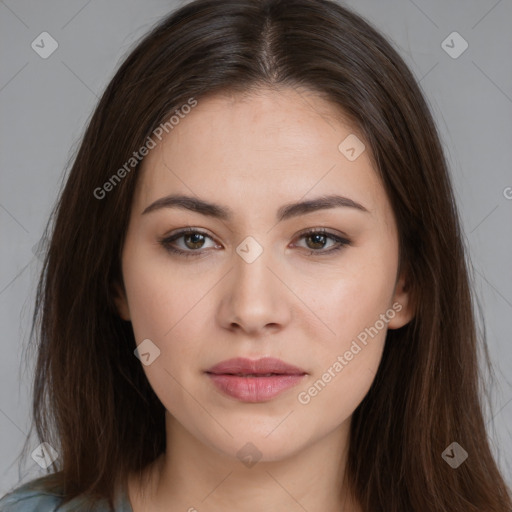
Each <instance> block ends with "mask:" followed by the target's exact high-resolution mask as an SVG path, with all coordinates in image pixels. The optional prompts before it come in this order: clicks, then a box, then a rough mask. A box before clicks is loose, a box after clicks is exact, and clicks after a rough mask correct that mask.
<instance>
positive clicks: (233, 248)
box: [117, 89, 410, 460]
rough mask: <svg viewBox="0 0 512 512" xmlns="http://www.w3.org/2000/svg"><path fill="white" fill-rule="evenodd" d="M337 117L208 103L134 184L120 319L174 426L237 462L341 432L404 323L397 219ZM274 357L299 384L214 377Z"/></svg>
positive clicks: (365, 155) (313, 108)
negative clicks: (129, 328)
mask: <svg viewBox="0 0 512 512" xmlns="http://www.w3.org/2000/svg"><path fill="white" fill-rule="evenodd" d="M336 114H338V115H336ZM339 114H340V113H339V112H338V111H337V110H336V107H335V106H334V105H332V104H330V103H328V102H326V101H325V100H323V99H320V98H319V97H317V96H315V95H314V94H313V93H307V92H301V93H299V92H298V91H296V90H294V89H286V90H281V91H279V92H277V91H260V92H259V93H257V94H251V95H246V96H212V97H209V98H206V99H202V100H201V99H200V100H199V101H198V104H197V106H196V107H195V108H193V109H192V110H191V112H190V113H188V114H187V115H186V116H184V118H183V119H181V120H180V121H179V124H176V125H175V126H174V128H173V129H172V131H169V134H168V135H166V136H165V137H164V138H163V139H162V142H161V143H159V144H158V145H157V147H155V148H154V149H152V150H151V151H150V152H149V154H148V155H147V156H146V158H145V160H144V162H143V168H142V170H141V171H140V172H141V175H140V176H139V182H138V185H137V187H138V188H137V191H136V195H135V198H134V202H133V206H132V211H131V219H130V224H129V228H128V232H127V236H126V242H125V246H124V248H123V256H122V271H123V279H124V287H125V294H124V293H122V294H121V293H120V294H119V296H118V299H117V304H118V309H119V312H120V315H121V316H122V317H123V318H124V319H126V320H130V321H131V322H132V325H133V330H134V335H135V339H136V342H137V344H141V343H142V342H143V343H144V344H143V345H141V349H140V352H141V353H143V354H144V356H143V357H142V361H143V362H144V366H143V369H144V371H145V373H146V375H147V378H148V380H149V383H150V385H151V386H152V388H153V389H154V391H155V393H156V394H157V396H158V397H159V399H160V400H161V402H162V403H163V405H164V406H165V408H166V409H167V411H168V412H169V413H170V416H171V417H172V418H173V421H175V422H176V425H179V428H180V429H182V430H183V431H186V432H187V433H188V434H191V435H192V436H193V438H195V439H196V440H198V441H200V442H201V443H203V445H206V446H208V447H210V448H213V449H215V450H217V451H218V452H221V453H223V454H225V455H227V456H230V457H239V456H240V452H239V450H240V449H241V448H242V447H244V446H246V443H249V442H251V443H252V444H253V445H255V446H256V447H257V449H258V450H259V452H260V456H261V457H262V459H263V460H279V459H280V458H284V457H286V456H290V455H292V454H294V453H298V452H299V451H300V450H303V449H305V448H306V447H308V446H310V445H313V444H314V443H315V442H316V441H318V440H320V439H322V438H324V437H325V436H327V435H329V434H332V433H335V432H336V431H340V430H341V429H344V428H346V427H347V425H348V424H349V422H350V418H351V415H352V413H353V412H354V410H355V409H356V407H357V406H358V405H359V403H360V402H361V401H362V399H363V398H364V396H365V395H366V393H367V392H368V390H369V388H370V385H371V383H372V381H373V379H374V376H375V373H376V371H377V368H378V366H379V362H380V360H381V356H382V351H383V348H384V342H385V337H386V331H387V329H396V328H398V327H401V326H402V325H404V324H405V323H407V322H408V321H409V320H410V314H409V310H408V296H407V293H406V291H404V287H403V282H404V281H403V279H402V277H401V276H397V269H398V234H397V228H396V224H395V220H394V216H393V211H392V209H391V206H390V203H389V201H388V199H387V196H386V194H385V192H384V189H383V186H382V184H381V183H380V180H379V178H378V176H377V173H376V171H375V169H374V168H372V164H371V160H370V155H369V150H370V149H369V146H368V145H367V144H366V149H364V150H362V146H361V145H360V144H361V143H364V140H363V139H362V138H361V136H358V135H356V131H355V128H354V127H353V126H350V125H348V124H346V122H343V121H342V118H341V117H340V115H339ZM355 136H357V137H358V139H359V142H358V140H357V139H355V138H354V137H355ZM347 137H350V138H349V139H347V141H346V142H343V141H345V139H346V138H347ZM340 144H341V146H340ZM339 146H340V148H341V149H340V148H339ZM351 147H352V148H354V151H352V150H351V149H350V148H351ZM361 150H362V152H361ZM359 153H360V154H359ZM358 154H359V156H357V155H358ZM354 157H356V158H354ZM171 195H180V196H189V199H188V200H186V201H181V202H178V203H176V202H175V201H174V202H173V201H171V200H169V198H168V196H171ZM335 196H337V199H336V198H335ZM321 197H324V198H331V200H330V201H328V200H326V201H325V202H324V203H319V202H318V199H319V198H321ZM163 198H167V200H162V199H163ZM340 198H342V199H340ZM205 203H207V204H205ZM299 203H306V204H303V205H302V206H291V205H297V204H299ZM194 205H195V206H194ZM212 205H214V206H212ZM308 205H309V206H308ZM184 230H189V231H188V232H184ZM144 340H146V341H144ZM148 340H149V341H148ZM265 357H272V358H277V359H280V360H281V361H283V362H284V363H287V364H288V365H292V366H293V367H295V372H292V371H291V370H290V371H288V373H295V375H294V376H292V375H289V374H288V375H287V376H284V375H282V373H286V370H282V369H281V370H279V369H276V368H275V367H271V368H270V370H269V368H268V367H263V369H261V371H262V372H263V371H264V370H266V372H268V373H278V374H279V373H281V375H277V376H274V377H268V376H267V377H261V376H260V377H246V376H241V377H240V376H239V377H235V376H233V375H227V373H229V371H230V370H229V368H228V369H226V368H224V369H221V370H220V372H219V373H224V375H220V376H219V375H217V376H216V377H215V376H212V375H211V374H210V373H207V372H208V370H211V369H212V367H214V365H217V364H218V363H220V362H223V361H225V360H228V359H232V358H245V359H249V360H252V361H254V360H259V359H260V358H265ZM272 369H274V370H276V371H275V372H272ZM297 369H298V370H297ZM239 370H240V369H239ZM231 372H232V373H235V372H236V373H244V374H247V373H250V372H249V370H247V369H246V370H243V369H242V371H236V368H235V370H233V368H231ZM266 372H265V373H266ZM263 379H266V380H263ZM292 412H293V414H292ZM245 449H247V450H249V448H245ZM251 449H252V448H251ZM237 453H238V455H237Z"/></svg>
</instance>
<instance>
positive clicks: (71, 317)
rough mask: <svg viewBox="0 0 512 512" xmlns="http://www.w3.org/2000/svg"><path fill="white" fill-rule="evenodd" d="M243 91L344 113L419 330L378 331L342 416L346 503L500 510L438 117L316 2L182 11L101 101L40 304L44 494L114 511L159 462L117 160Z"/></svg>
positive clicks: (390, 509)
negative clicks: (364, 382) (131, 476)
mask: <svg viewBox="0 0 512 512" xmlns="http://www.w3.org/2000/svg"><path fill="white" fill-rule="evenodd" d="M255 87H295V88H299V87H304V88H306V89H308V90H311V91H313V92H316V93H318V94H319V95H321V96H322V97H324V98H326V99H328V100H329V101H331V102H332V103H333V106H336V105H337V106H339V107H340V108H341V109H342V111H343V112H344V113H345V115H346V118H348V119H349V120H350V121H351V122H352V123H353V126H355V127H357V128H358V129H359V130H360V133H362V134H363V136H364V137H365V139H366V141H368V144H369V145H370V147H371V153H372V155H373V157H374V166H375V169H376V172H378V173H379V175H380V177H381V179H382V183H383V185H384V187H385V190H386V192H387V194H388V196H389V199H390V201H391V204H392V207H393V210H394V213H395V218H396V222H397V226H398V231H399V243H400V266H401V268H402V269H403V270H404V272H405V274H406V276H407V280H408V281H407V282H408V286H409V287H410V290H411V293H412V296H413V298H414V308H415V316H414V319H413V320H412V321H411V322H410V323H409V324H407V325H406V326H405V327H403V328H401V329H398V330H394V331H389V332H388V334H387V339H386V344H385V349H384V354H383V359H382V362H381V364H380V367H379V370H378V372H377V375H376V377H375V380H374V382H373V384H372V386H371V389H370V391H369V392H368V394H367V395H366V397H365V398H364V400H363V401H362V403H361V404H360V405H359V407H358V408H357V409H356V411H355V412H354V415H353V419H352V426H351V435H350V446H349V460H348V466H347V478H348V481H349V483H350V488H351V489H352V492H353V493H354V496H355V497H356V499H357V501H358V502H359V503H360V504H361V506H362V507H363V509H364V510H365V511H368V512H375V511H381V510H386V511H387V512H412V511H418V512H420V511H421V512H425V511H427V510H429V511H430V510H436V511H446V512H452V511H453V512H455V511H457V512H462V511H464V512H473V511H474V512H477V511H478V512H481V511H483V510H485V511H489V512H490V511H496V512H498V511H499V512H505V511H510V510H511V509H512V502H511V497H510V493H509V490H508V489H507V487H506V485H505V483H504V480H503V478H502V476H501V475H500V472H499V470H498V468H497V465H496V463H495V461H494V459H493V456H492V454H491V451H490V448H489V442H488V437H487V433H486V428H485V423H484V419H483V413H482V403H481V397H480V395H479V392H480V391H481V386H482V385H483V379H482V376H481V375H480V373H479V369H478V358H477V355H478V349H479V347H484V348H485V341H484V340H481V345H480V342H479V341H478V337H477V334H476V327H475V318H474V313H473V307H472V298H473V297H472V294H471V288H470V280H469V276H468V268H467V262H466V256H465V252H466V251H465V248H464V243H463V234H462V232H461V228H460V221H459V217H458V213H457V210H456V206H455V201H454V195H453V191H452V186H451V183H450V178H449V174H448V170H447V165H446V161H445V157H444V155H443V151H442V146H441V144H440V141H439V136H438V133H437V131H436V127H435V124H434V121H433V119H432V116H431V113H430V112H429V108H428V106H427V104H426V102H425V100H424V97H423V95H422V93H421V91H420V89H419V87H418V85H417V83H416V81H415V79H414V77H413V75H412V74H411V72H410V71H409V69H408V68H407V66H406V65H405V63H404V62H403V60H402V59H401V58H400V56H399V55H398V53H397V52H396V51H395V50H394V49H393V46H392V45H391V44H390V43H389V42H388V41H387V40H386V39H385V38H384V37H383V36H382V35H380V34H379V33H378V32H377V31H376V30H375V29H374V28H373V27H372V26H371V25H370V24H368V23H367V22H366V21H365V20H363V19H362V18H361V17H360V16H358V15H356V14H354V13H353V12H351V11H350V10H348V9H346V8H344V7H342V6H340V5H339V4H336V3H334V2H332V1H329V0H261V1H257V0H256V1H255V0H196V1H193V2H191V3H189V4H187V5H185V6H183V7H181V8H180V9H179V10H177V11H176V12H174V13H171V15H169V16H168V17H166V18H165V19H164V20H163V21H161V22H160V23H159V24H158V25H157V26H156V27H155V28H154V29H153V30H152V31H151V32H150V33H149V34H148V35H147V36H145V37H144V38H143V39H142V41H141V42H140V43H139V44H138V45H137V46H136V48H135V49H134V50H133V51H132V52H131V53H130V54H129V56H128V57H127V58H126V60H125V61H124V62H123V63H122V65H121V66H120V68H119V70H118V71H117V72H116V74H115V76H114V78H113V79H112V80H111V82H110V84H109V85H108V87H107V88H106V90H105V92H104V94H103V96H102V97H101V100H100V101H99V104H98V106H97V108H96V110H95V112H94V114H93V116H92V118H91V120H90V123H89V125H88V127H87V130H86V132H85V135H84V137H83V140H82V143H81V146H80V148H79V150H78V153H77V155H76V158H75V159H74V163H73V165H72V167H71V169H70V172H69V176H68V178H67V181H66V183H65V187H64V189H63V191H62V193H61V195H60V198H59V201H58V203H57V205H56V207H55V209H54V211H53V212H52V216H51V218H50V222H49V224H48V232H49V233H50V234H49V235H48V239H49V241H50V244H49V248H48V252H47V255H46V258H45V261H44V267H43V271H42V274H41V278H40V281H39V285H38V290H37V300H36V309H35V313H34V321H33V327H32V333H31V334H33V333H36V332H37V334H38V336H37V351H38V359H37V368H36V374H35V381H34V395H33V416H34V423H35V426H36V429H37V435H38V437H39V439H40V440H41V442H42V441H45V442H48V443H50V444H51V445H52V446H53V447H55V448H56V450H57V451H58V452H59V454H60V458H59V459H58V460H57V461H56V464H55V467H56V469H58V471H57V472H55V473H54V474H53V475H51V476H47V477H45V479H44V484H45V485H46V486H48V487H49V486H50V485H51V484H54V485H56V486H60V487H61V488H62V489H63V497H64V502H68V501H70V500H71V499H72V498H74V497H77V496H80V495H85V494H87V495H89V496H91V497H98V498H100V497H103V498H107V499H108V500H109V502H110V504H111V505H112V503H113V496H114V490H115V489H117V488H118V485H119V484H120V483H121V482H124V481H125V478H126V476H127V475H128V473H131V472H140V471H141V470H142V469H143V468H144V467H145V466H147V464H148V463H150V462H152V461H153V460H154V459H155V458H156V457H157V456H158V455H159V454H161V453H162V452H163V451H165V449H166V446H165V423H164V407H163V405H162V404H161V403H160V401H159V400H158V398H157V396H156V395H155V393H154V392H153V390H152V389H151V387H150V385H149V383H148V381H147V379H146V377H145V374H144V372H143V370H142V367H141V364H140V362H139V361H138V360H137V358H136V357H135V356H134V354H133V351H134V349H135V346H136V345H135V340H134V335H133V331H132V328H131V324H130V323H129V322H125V321H123V320H122V319H121V318H120V317H119V316H118V314H117V311H116V308H115V305H114V300H113V293H114V292H113V284H114V283H120V284H121V285H122V275H121V269H120V254H121V249H122V246H123V242H124V236H125V233H126V229H127V226H128V220H129V212H130V207H131V202H132V198H133V195H134V190H135V187H136V183H137V176H138V172H137V171H138V169H139V168H140V162H138V163H136V165H133V166H132V167H133V168H132V167H128V169H127V168H126V162H128V161H129V160H130V158H131V157H132V155H133V152H134V151H137V150H138V148H140V147H142V146H144V144H145V143H146V141H147V140H148V137H150V136H151V135H152V133H153V131H154V130H155V128H156V127H157V126H158V125H159V124H160V123H162V122H165V121H166V120H167V119H168V118H169V116H170V115H171V114H172V112H174V111H175V110H176V109H179V108H180V107H181V106H182V105H184V104H186V103H187V102H188V101H189V100H190V98H195V100H196V101H199V102H200V101H201V98H204V97H205V96H206V95H209V94H215V93H216V92H224V91H231V92H240V93H241V92H250V91H251V90H253V89H254V88H255ZM132 163H133V162H132ZM130 165H131V164H130ZM123 166H125V167H124V169H125V171H126V172H125V173H121V174H122V179H120V180H117V179H116V180H112V176H113V175H114V174H116V173H117V171H118V170H119V169H121V168H123ZM117 175H118V176H120V174H119V173H117ZM109 180H111V181H109ZM107 182H109V183H110V184H111V186H110V187H108V186H105V185H104V184H105V183H107ZM98 189H101V190H103V191H104V192H101V193H98V192H97V191H98ZM95 191H96V193H95ZM98 196H102V197H98ZM483 353H484V354H487V352H486V351H485V350H484V351H483ZM486 360H487V363H488V364H489V361H488V357H487V359H486ZM452 442H457V443H458V444H459V445H460V446H461V447H463V449H464V450H465V451H466V452H467V453H468V459H467V460H466V461H465V462H464V463H463V464H461V465H460V466H459V467H458V468H456V469H454V468H453V467H451V465H449V464H448V463H447V462H446V461H445V460H443V457H442V453H443V452H444V451H445V449H446V448H447V447H448V446H449V445H450V444H451V443H452Z"/></svg>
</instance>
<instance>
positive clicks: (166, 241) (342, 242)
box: [158, 228, 351, 258]
mask: <svg viewBox="0 0 512 512" xmlns="http://www.w3.org/2000/svg"><path fill="white" fill-rule="evenodd" d="M190 234H199V235H203V236H205V237H207V238H210V239H212V238H211V236H209V235H208V234H206V233H205V232H203V231H201V230H198V229H195V228H187V229H183V230H181V231H179V232H178V233H175V234H174V235H171V236H169V237H163V238H160V239H159V240H158V242H159V243H160V244H161V245H162V246H163V247H164V249H165V250H166V251H168V252H170V253H174V254H178V255H179V256H185V257H187V258H188V257H189V256H200V255H201V254H202V253H201V251H200V250H199V249H198V250H188V251H183V250H181V249H176V247H173V246H172V245H171V243H172V242H174V241H175V240H178V239H179V238H182V237H183V236H185V235H190ZM314 235H322V236H324V237H326V238H330V239H331V240H333V241H335V242H337V243H338V245H337V246H336V247H333V248H331V249H328V250H326V251H324V250H320V249H319V250H313V249H310V253H309V256H312V255H317V256H324V255H329V254H333V253H335V252H337V251H339V250H341V249H343V248H344V247H346V246H347V245H350V243H351V242H350V240H348V239H347V238H342V237H340V236H337V235H335V234H333V233H329V232H328V231H326V230H325V229H324V228H321V229H311V230H309V231H306V232H303V233H301V234H300V235H299V238H307V237H308V236H309V237H310V236H314Z"/></svg>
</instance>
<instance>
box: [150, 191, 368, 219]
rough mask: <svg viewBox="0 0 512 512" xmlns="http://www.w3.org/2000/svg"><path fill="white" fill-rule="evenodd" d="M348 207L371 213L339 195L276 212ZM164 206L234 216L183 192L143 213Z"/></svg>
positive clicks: (288, 213) (288, 214) (296, 213)
mask: <svg viewBox="0 0 512 512" xmlns="http://www.w3.org/2000/svg"><path fill="white" fill-rule="evenodd" d="M339 207H347V208H354V209H356V210H360V211H362V212H366V213H369V211H368V210H367V209H366V208H365V207H364V206H363V205H362V204H359V203H357V202H356V201H354V200H352V199H349V198H348V197H343V196H339V195H328V196H321V197H317V198H315V199H310V200H308V201H300V202H297V203H288V204H285V205H283V206H281V207H280V208H279V210H278V211H277V214H276V218H277V220H278V222H281V221H283V220H287V219H290V218H292V217H298V216H299V215H305V214H308V213H312V212H316V211H318V210H327V209H332V208H339ZM163 208H180V209H182V210H190V211H193V212H197V213H200V214H201V215H205V216H208V217H214V218H216V219H220V220H224V221H229V220H231V219H232V218H233V212H232V210H231V209H229V208H227V207H225V206H221V205H218V204H215V203H210V202H207V201H204V200H203V199H198V198H197V197H192V196H186V195H182V194H171V195H169V196H165V197H161V198H160V199H157V200H156V201H155V202H154V203H151V204H150V205H149V206H148V207H146V208H145V209H144V211H143V212H142V215H145V214H146V213H150V212H154V211H157V210H161V209H163Z"/></svg>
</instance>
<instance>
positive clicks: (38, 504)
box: [0, 479, 61, 512]
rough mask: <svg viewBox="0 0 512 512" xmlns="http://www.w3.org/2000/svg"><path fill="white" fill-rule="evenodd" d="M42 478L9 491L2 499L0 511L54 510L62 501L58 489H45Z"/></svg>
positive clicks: (51, 511)
mask: <svg viewBox="0 0 512 512" xmlns="http://www.w3.org/2000/svg"><path fill="white" fill-rule="evenodd" d="M41 480H42V479H36V480H31V481H30V482H28V483H26V484H23V485H21V486H20V487H17V488H16V489H14V490H12V491H10V492H8V493H7V494H6V495H5V496H3V497H2V498H1V499H0V512H36V511H39V510H41V511H42V510H44V511H46V512H53V511H54V510H56V509H57V506H58V505H59V504H60V502H61V496H60V495H59V493H58V492H57V491H56V490H51V489H46V490H45V489H44V488H43V487H42V485H41V483H42V482H41Z"/></svg>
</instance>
